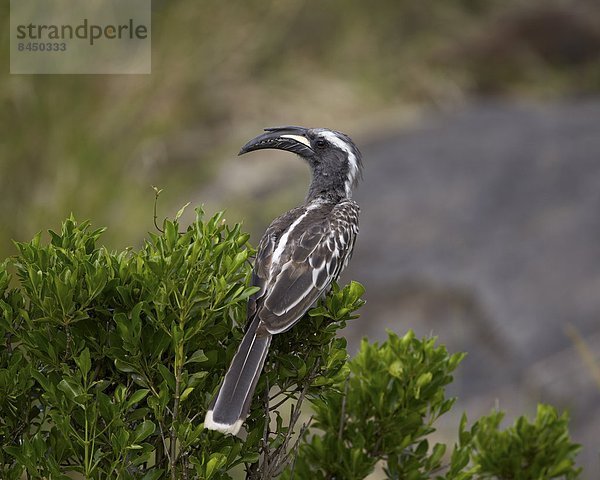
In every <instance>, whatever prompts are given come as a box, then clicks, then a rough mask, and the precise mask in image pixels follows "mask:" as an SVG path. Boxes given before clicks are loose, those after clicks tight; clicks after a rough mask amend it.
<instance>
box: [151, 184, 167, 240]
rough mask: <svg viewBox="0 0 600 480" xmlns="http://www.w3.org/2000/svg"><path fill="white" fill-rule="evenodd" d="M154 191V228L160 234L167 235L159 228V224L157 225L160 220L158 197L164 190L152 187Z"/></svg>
mask: <svg viewBox="0 0 600 480" xmlns="http://www.w3.org/2000/svg"><path fill="white" fill-rule="evenodd" d="M152 189H153V190H154V226H155V227H156V229H157V230H158V231H159V232H160V233H165V231H164V230H163V229H162V228H160V227H159V226H158V223H156V220H157V219H158V215H157V214H156V205H157V204H158V197H159V195H160V194H161V193H162V188H158V187H155V186H154V185H152Z"/></svg>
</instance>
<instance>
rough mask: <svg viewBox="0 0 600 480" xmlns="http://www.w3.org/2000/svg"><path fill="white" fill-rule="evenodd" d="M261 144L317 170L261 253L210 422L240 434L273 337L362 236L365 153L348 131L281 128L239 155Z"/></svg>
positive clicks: (328, 278) (290, 321) (320, 287)
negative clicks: (243, 327) (357, 195)
mask: <svg viewBox="0 0 600 480" xmlns="http://www.w3.org/2000/svg"><path fill="white" fill-rule="evenodd" d="M264 148H277V149H282V150H288V151H291V152H294V153H297V154H298V155H300V156H301V157H302V158H304V159H305V160H306V161H307V162H308V164H309V166H310V167H311V171H312V175H313V178H312V182H311V185H310V188H309V192H308V196H307V198H306V200H305V202H304V204H302V205H300V206H299V207H296V208H294V209H292V210H290V211H289V212H287V213H285V214H283V215H281V216H280V217H278V218H276V219H275V220H274V221H273V222H272V223H271V225H269V227H268V228H267V230H266V232H265V234H264V235H263V237H262V239H261V241H260V243H259V246H258V251H257V256H256V261H255V264H254V269H253V273H252V283H253V285H255V286H258V287H260V290H259V291H258V292H257V293H256V294H255V295H253V296H252V297H251V298H250V299H249V302H248V328H247V331H246V334H245V335H244V338H243V340H242V343H241V344H240V346H239V348H238V351H237V353H236V354H235V356H234V358H233V361H232V363H231V366H230V367H229V370H228V371H227V373H226V375H225V378H224V380H223V383H222V385H221V387H220V389H219V392H218V393H217V395H216V396H215V398H214V400H213V402H212V404H211V407H210V408H209V411H208V412H207V415H206V418H205V427H206V428H209V429H214V430H219V431H222V432H224V433H232V434H236V433H237V432H238V431H239V429H240V427H241V425H242V422H243V421H244V419H245V418H246V415H247V414H248V411H249V408H250V403H251V401H252V395H253V392H254V389H255V388H256V384H257V382H258V378H259V376H260V373H261V371H262V368H263V365H264V362H265V358H266V355H267V351H268V348H269V345H270V343H271V337H272V335H274V334H278V333H282V332H285V331H287V330H289V329H290V328H291V327H292V326H294V324H295V323H296V322H298V320H300V319H301V318H302V316H303V315H304V314H305V313H306V311H307V310H308V309H309V308H310V307H311V306H312V305H313V304H314V303H315V302H316V301H317V299H318V298H319V297H320V296H321V295H322V294H323V293H324V292H325V291H326V290H327V289H328V288H329V286H330V285H331V283H332V282H334V281H335V280H336V279H337V278H338V276H339V274H340V272H341V271H342V269H343V268H344V267H345V266H346V265H347V263H348V261H349V260H350V257H351V256H352V251H353V248H354V243H355V241H356V236H357V234H358V216H359V207H358V205H357V204H356V202H354V201H353V200H352V199H351V194H352V188H353V187H354V186H355V185H356V183H357V182H358V180H359V178H360V175H361V170H362V164H361V155H360V152H359V151H358V149H357V148H356V146H355V145H354V143H353V142H352V140H350V138H349V137H347V136H346V135H344V134H342V133H340V132H335V131H332V130H326V129H305V128H303V127H280V128H274V129H267V130H266V133H264V134H262V135H260V136H258V137H256V138H255V139H253V140H251V141H250V142H248V143H247V144H246V145H245V146H244V147H243V148H242V150H241V152H240V154H242V153H246V152H249V151H253V150H259V149H264Z"/></svg>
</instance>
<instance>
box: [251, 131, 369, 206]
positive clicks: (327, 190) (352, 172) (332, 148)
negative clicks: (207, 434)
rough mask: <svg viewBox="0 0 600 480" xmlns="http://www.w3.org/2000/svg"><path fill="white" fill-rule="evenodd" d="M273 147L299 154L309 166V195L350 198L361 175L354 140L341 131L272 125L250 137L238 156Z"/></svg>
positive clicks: (359, 160) (357, 151)
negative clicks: (310, 175) (257, 134)
mask: <svg viewBox="0 0 600 480" xmlns="http://www.w3.org/2000/svg"><path fill="white" fill-rule="evenodd" d="M266 148H272V149H277V150H287V151H288V152H293V153H296V154H298V155H299V156H300V157H302V158H304V159H305V160H306V162H307V163H308V164H309V165H310V168H311V170H312V174H313V181H312V183H311V186H310V190H309V198H311V197H317V196H337V197H340V196H341V197H351V196H352V189H353V188H354V187H355V186H356V184H357V183H358V181H359V180H360V179H361V177H362V161H361V154H360V151H359V150H358V148H357V147H356V145H355V144H354V142H353V141H352V140H351V139H350V137H348V135H345V134H343V133H341V132H336V131H335V130H328V129H326V128H304V127H293V126H292V127H275V128H266V129H265V133H263V134H262V135H259V136H258V137H256V138H253V139H252V140H250V141H249V142H248V143H246V145H244V146H243V147H242V149H241V150H240V155H242V154H244V153H248V152H252V151H254V150H262V149H266Z"/></svg>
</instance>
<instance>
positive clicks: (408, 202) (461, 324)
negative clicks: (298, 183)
mask: <svg viewBox="0 0 600 480" xmlns="http://www.w3.org/2000/svg"><path fill="white" fill-rule="evenodd" d="M362 150H363V156H364V163H365V179H364V182H363V184H362V185H361V187H360V188H359V190H358V191H357V192H356V195H355V198H356V199H357V200H358V202H359V203H360V204H361V207H362V214H361V233H360V237H359V241H358V244H357V248H356V250H355V254H354V258H353V260H352V262H351V265H350V267H349V269H348V270H347V272H346V273H345V274H344V279H345V280H349V279H357V280H360V281H361V282H362V283H364V285H365V287H366V292H367V293H366V300H367V302H368V303H367V305H366V306H365V307H364V309H363V311H362V317H361V319H360V320H357V321H356V322H354V323H353V324H352V325H350V326H349V327H348V329H347V333H348V336H349V338H350V339H351V345H352V348H356V345H357V340H358V339H359V338H360V337H361V336H363V335H367V336H369V337H370V338H371V339H376V338H382V337H383V336H384V335H385V333H384V328H391V329H393V330H396V331H401V332H402V331H404V330H406V329H408V328H412V329H414V330H415V331H416V332H417V333H418V334H421V335H427V334H433V335H436V336H438V337H439V339H440V342H442V343H445V344H446V345H447V346H448V348H449V350H450V351H467V352H469V353H468V356H467V358H466V359H465V361H464V363H463V365H462V366H461V368H460V369H459V371H458V374H457V381H456V383H455V384H454V385H453V389H452V393H453V394H455V395H457V396H458V397H459V399H460V403H459V410H461V409H462V408H465V409H467V410H468V411H469V414H470V415H471V416H473V417H474V416H475V415H478V414H483V413H487V412H489V410H490V409H491V408H493V407H494V406H495V405H499V407H500V408H502V409H506V410H507V411H508V412H509V414H510V415H509V418H510V416H511V415H516V414H520V413H522V412H523V411H525V412H527V413H530V414H533V413H534V412H535V404H536V403H537V402H538V401H544V402H549V403H553V404H555V405H557V406H559V407H561V408H567V409H569V411H570V412H571V416H572V427H573V432H574V437H575V439H576V441H579V442H581V443H583V444H584V451H583V452H582V454H581V455H580V461H581V462H582V464H585V466H586V470H587V473H586V478H598V475H597V472H598V471H599V470H600V465H599V461H598V458H599V452H600V385H598V384H597V383H594V378H593V375H592V368H591V366H590V364H589V363H588V364H586V363H585V361H584V358H583V355H582V352H581V347H580V348H579V349H578V348H577V347H576V345H575V343H574V342H573V340H572V338H571V337H569V335H567V329H568V328H569V327H568V326H569V325H572V326H573V327H574V329H575V331H576V332H579V334H580V335H581V336H582V337H583V339H584V340H585V342H586V343H587V347H588V349H589V351H590V352H591V353H592V355H593V356H595V358H596V361H597V362H598V363H597V364H598V365H600V99H580V100H576V101H569V102H564V103H560V104H552V105H531V104H530V105H515V104H511V105H507V104H503V103H480V104H474V105H471V106H469V107H467V108H465V109H463V110H460V111H454V112H451V113H443V114H435V115H434V114H432V115H430V116H426V118H425V119H424V120H423V121H422V122H421V124H420V125H419V126H417V127H415V128H413V129H409V130H404V131H402V132H399V133H397V134H395V135H393V136H391V137H389V138H387V139H379V140H377V141H376V142H373V143H367V144H366V145H365V144H364V142H363V148H362ZM599 368H600V367H599ZM461 407H462V408H461ZM458 413H460V412H458ZM454 420H456V419H454ZM451 422H452V420H451ZM456 426H457V421H455V422H454V423H453V424H452V425H450V426H449V427H448V428H449V430H448V431H449V432H455V431H456Z"/></svg>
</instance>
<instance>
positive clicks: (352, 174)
mask: <svg viewBox="0 0 600 480" xmlns="http://www.w3.org/2000/svg"><path fill="white" fill-rule="evenodd" d="M319 135H320V136H321V137H323V138H325V139H327V141H328V142H329V143H331V144H332V145H335V146H336V147H337V148H339V149H340V150H342V151H344V152H346V154H347V155H348V163H349V168H348V178H347V179H346V182H345V185H344V186H345V188H346V194H347V195H348V197H350V196H351V195H352V184H353V183H354V180H356V175H358V162H357V161H356V155H354V153H353V152H352V149H350V148H349V147H348V144H347V143H346V142H344V141H343V140H342V139H341V138H340V137H338V136H337V135H336V134H335V133H333V132H329V131H327V130H324V131H321V132H319Z"/></svg>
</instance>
